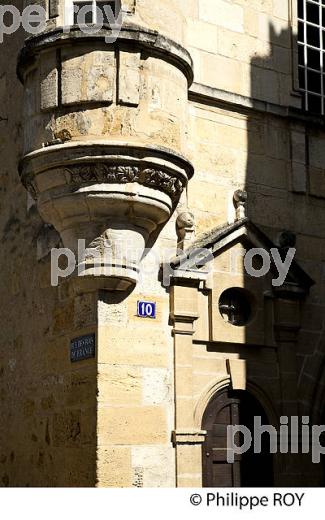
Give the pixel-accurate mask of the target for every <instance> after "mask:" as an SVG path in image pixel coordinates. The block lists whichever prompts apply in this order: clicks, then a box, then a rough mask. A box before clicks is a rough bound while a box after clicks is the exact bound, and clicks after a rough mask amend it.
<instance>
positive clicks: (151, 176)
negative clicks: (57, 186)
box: [65, 162, 184, 202]
mask: <svg viewBox="0 0 325 520" xmlns="http://www.w3.org/2000/svg"><path fill="white" fill-rule="evenodd" d="M65 171H66V172H67V173H68V174H69V176H70V178H69V183H70V184H75V185H80V184H82V183H92V182H99V183H107V184H128V183H130V182H138V183H139V184H141V185H142V186H147V187H150V188H155V189H157V190H160V191H163V192H164V193H166V194H167V195H169V196H170V198H171V199H172V201H173V202H177V201H178V200H179V197H180V196H181V194H182V192H183V189H184V185H183V182H182V181H181V180H180V179H179V178H178V177H175V175H172V174H170V173H168V172H166V171H163V170H161V169H154V168H144V169H141V168H139V167H138V166H134V165H127V166H113V165H108V164H105V163H100V162H98V163H95V164H94V163H89V164H76V165H72V166H69V168H66V169H65Z"/></svg>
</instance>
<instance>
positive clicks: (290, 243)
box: [278, 231, 297, 249]
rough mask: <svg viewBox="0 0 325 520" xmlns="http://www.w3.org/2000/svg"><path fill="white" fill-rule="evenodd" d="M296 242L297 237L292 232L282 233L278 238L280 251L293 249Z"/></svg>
mask: <svg viewBox="0 0 325 520" xmlns="http://www.w3.org/2000/svg"><path fill="white" fill-rule="evenodd" d="M296 241H297V237H296V235H295V234H294V233H293V232H292V231H282V232H281V233H280V234H279V237H278V244H279V246H280V248H281V249H288V248H290V247H295V245H296Z"/></svg>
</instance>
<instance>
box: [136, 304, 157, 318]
mask: <svg viewBox="0 0 325 520" xmlns="http://www.w3.org/2000/svg"><path fill="white" fill-rule="evenodd" d="M138 316H139V317H140V318H153V319H155V318H156V304H155V303H154V302H141V301H140V302H138Z"/></svg>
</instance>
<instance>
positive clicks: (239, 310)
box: [219, 287, 252, 327]
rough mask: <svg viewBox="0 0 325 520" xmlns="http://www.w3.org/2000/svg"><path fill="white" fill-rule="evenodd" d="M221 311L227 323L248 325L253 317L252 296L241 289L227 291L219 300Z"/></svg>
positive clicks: (234, 288) (238, 325)
mask: <svg viewBox="0 0 325 520" xmlns="http://www.w3.org/2000/svg"><path fill="white" fill-rule="evenodd" d="M219 311H220V314H221V316H222V317H223V319H224V320H225V321H226V322H227V323H231V325H236V326H237V327H240V326H243V325H246V324H247V323H248V322H249V320H250V319H251V317H252V296H251V294H250V293H249V292H248V291H246V290H245V289H241V288H239V287H233V288H231V289H227V290H226V291H224V292H223V293H222V294H221V296H220V298H219Z"/></svg>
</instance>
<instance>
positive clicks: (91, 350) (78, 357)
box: [70, 334, 96, 363]
mask: <svg viewBox="0 0 325 520" xmlns="http://www.w3.org/2000/svg"><path fill="white" fill-rule="evenodd" d="M95 353H96V338H95V334H88V335H87V336H80V337H79V338H75V339H73V340H72V341H71V343H70V361H71V362H72V363H74V362H75V361H82V360H83V359H89V358H94V357H95Z"/></svg>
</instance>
